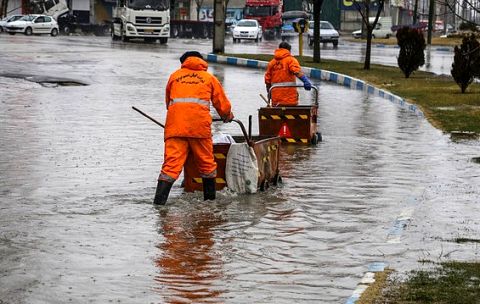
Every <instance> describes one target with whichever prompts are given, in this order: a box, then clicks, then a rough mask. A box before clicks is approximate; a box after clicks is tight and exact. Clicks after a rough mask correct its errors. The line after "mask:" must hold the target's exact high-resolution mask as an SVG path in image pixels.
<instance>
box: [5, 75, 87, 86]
mask: <svg viewBox="0 0 480 304" xmlns="http://www.w3.org/2000/svg"><path fill="white" fill-rule="evenodd" d="M0 76H1V77H7V78H19V79H24V80H27V81H31V82H36V83H38V84H40V85H42V86H44V87H48V88H55V87H58V86H63V87H64V86H87V85H88V83H85V82H82V81H79V80H76V79H70V78H60V77H49V76H37V75H25V74H0Z"/></svg>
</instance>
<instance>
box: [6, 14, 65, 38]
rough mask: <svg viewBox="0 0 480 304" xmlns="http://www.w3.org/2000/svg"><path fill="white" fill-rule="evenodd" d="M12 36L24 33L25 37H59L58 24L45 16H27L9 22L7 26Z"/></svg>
mask: <svg viewBox="0 0 480 304" xmlns="http://www.w3.org/2000/svg"><path fill="white" fill-rule="evenodd" d="M6 29H7V32H8V33H9V34H10V35H15V34H16V33H23V34H25V35H27V36H28V35H32V34H50V35H52V36H57V35H58V24H57V21H55V19H53V18H52V17H50V16H45V15H26V16H23V17H22V18H20V19H18V20H16V21H13V22H9V23H8V24H7V26H6Z"/></svg>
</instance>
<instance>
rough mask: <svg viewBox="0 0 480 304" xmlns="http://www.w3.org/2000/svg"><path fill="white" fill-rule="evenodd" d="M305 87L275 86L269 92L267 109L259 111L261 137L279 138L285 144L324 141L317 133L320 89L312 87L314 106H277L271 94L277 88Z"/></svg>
mask: <svg viewBox="0 0 480 304" xmlns="http://www.w3.org/2000/svg"><path fill="white" fill-rule="evenodd" d="M285 87H303V85H273V86H272V87H271V88H270V90H269V92H268V100H267V104H268V106H267V107H263V108H260V109H259V110H258V125H259V133H260V135H261V136H279V137H281V139H282V141H283V142H284V143H289V144H313V145H316V144H317V143H318V142H320V141H322V136H321V133H320V132H318V131H317V120H318V89H317V88H316V87H312V89H313V90H314V93H315V101H314V104H312V105H298V106H290V107H284V106H278V107H277V106H275V105H272V98H271V95H272V94H271V92H272V90H274V89H276V88H285Z"/></svg>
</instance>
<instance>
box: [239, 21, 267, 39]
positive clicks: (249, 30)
mask: <svg viewBox="0 0 480 304" xmlns="http://www.w3.org/2000/svg"><path fill="white" fill-rule="evenodd" d="M262 35H263V32H262V26H261V25H260V24H259V23H258V21H257V20H254V19H242V20H240V21H238V23H237V24H236V25H235V27H234V28H233V30H232V36H233V43H235V42H237V41H239V42H240V40H242V39H245V40H255V42H258V41H259V40H260V41H261V40H262Z"/></svg>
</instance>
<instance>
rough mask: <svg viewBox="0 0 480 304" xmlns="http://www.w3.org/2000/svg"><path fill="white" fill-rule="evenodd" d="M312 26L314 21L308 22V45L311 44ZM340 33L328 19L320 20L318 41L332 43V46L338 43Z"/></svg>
mask: <svg viewBox="0 0 480 304" xmlns="http://www.w3.org/2000/svg"><path fill="white" fill-rule="evenodd" d="M313 27H314V21H309V23H308V45H309V46H312V45H313ZM339 37H340V35H339V34H338V31H337V30H336V29H335V28H334V27H333V25H332V24H331V23H330V22H328V21H320V43H332V44H333V46H334V47H336V46H337V45H338V38H339Z"/></svg>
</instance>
